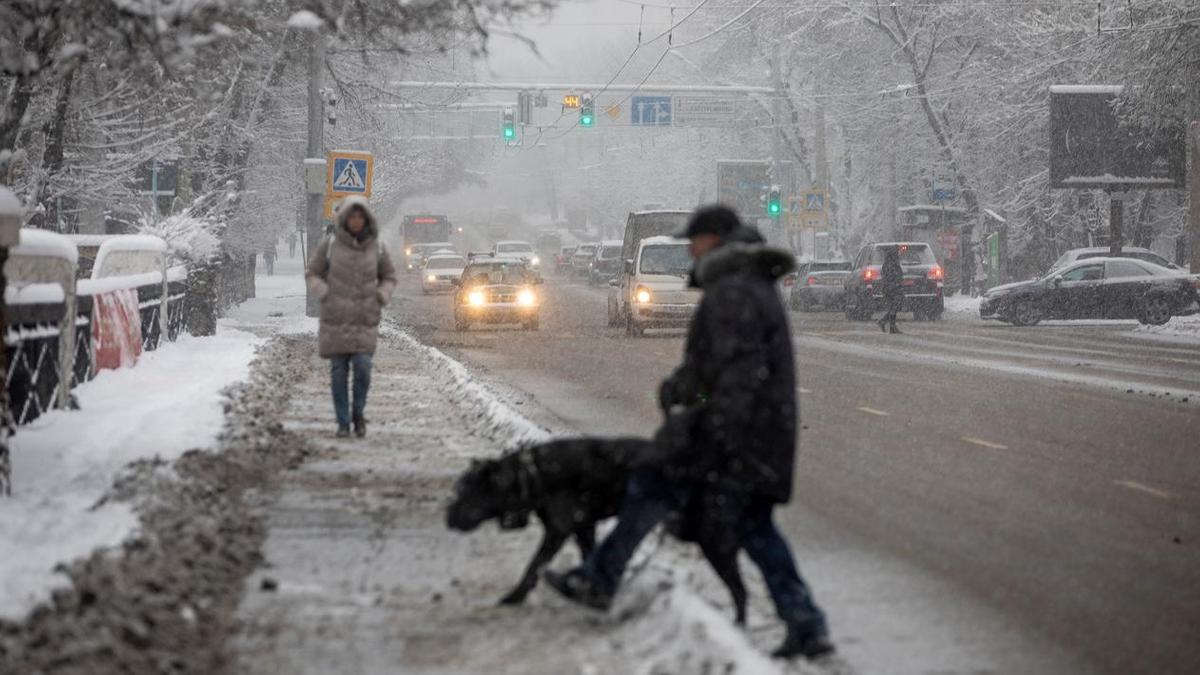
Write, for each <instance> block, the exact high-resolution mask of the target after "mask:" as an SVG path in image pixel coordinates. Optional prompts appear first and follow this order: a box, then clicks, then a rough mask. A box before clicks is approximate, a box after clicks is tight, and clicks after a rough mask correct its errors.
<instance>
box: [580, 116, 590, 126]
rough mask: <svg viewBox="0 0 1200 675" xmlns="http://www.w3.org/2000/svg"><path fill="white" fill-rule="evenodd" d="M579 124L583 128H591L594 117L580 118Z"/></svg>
mask: <svg viewBox="0 0 1200 675" xmlns="http://www.w3.org/2000/svg"><path fill="white" fill-rule="evenodd" d="M579 124H581V125H582V126H585V127H590V126H592V116H591V115H584V116H583V117H580V118H579Z"/></svg>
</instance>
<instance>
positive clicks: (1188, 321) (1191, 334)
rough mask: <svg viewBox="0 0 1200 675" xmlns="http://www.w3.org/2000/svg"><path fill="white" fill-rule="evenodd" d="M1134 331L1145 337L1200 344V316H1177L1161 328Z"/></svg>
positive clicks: (1151, 327)
mask: <svg viewBox="0 0 1200 675" xmlns="http://www.w3.org/2000/svg"><path fill="white" fill-rule="evenodd" d="M1133 330H1134V332H1135V333H1138V334H1140V335H1141V336H1144V337H1151V336H1153V337H1163V338H1169V339H1180V340H1189V341H1191V340H1195V341H1197V342H1200V314H1193V315H1191V316H1176V317H1172V319H1171V320H1170V321H1168V322H1166V323H1164V324H1163V325H1161V326H1138V327H1137V328H1134V329H1133Z"/></svg>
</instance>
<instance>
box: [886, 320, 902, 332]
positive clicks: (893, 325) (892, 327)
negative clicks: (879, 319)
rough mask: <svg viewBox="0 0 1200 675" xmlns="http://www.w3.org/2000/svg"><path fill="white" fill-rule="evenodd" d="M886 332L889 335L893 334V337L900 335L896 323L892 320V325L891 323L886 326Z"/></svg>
mask: <svg viewBox="0 0 1200 675" xmlns="http://www.w3.org/2000/svg"><path fill="white" fill-rule="evenodd" d="M888 332H889V333H893V334H895V335H899V334H900V329H899V328H897V327H896V322H895V321H894V320H893V321H892V323H891V324H890V325H889V326H888Z"/></svg>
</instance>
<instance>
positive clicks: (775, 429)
mask: <svg viewBox="0 0 1200 675" xmlns="http://www.w3.org/2000/svg"><path fill="white" fill-rule="evenodd" d="M681 235H682V236H684V237H687V238H688V239H690V240H691V251H692V256H693V258H695V259H696V263H695V266H694V268H693V273H692V283H693V284H694V285H696V286H699V287H700V288H702V289H703V290H704V295H703V296H702V299H701V301H700V306H699V307H698V308H697V309H696V313H695V315H694V316H693V318H692V322H691V325H690V326H689V328H688V337H687V344H686V347H685V352H684V359H683V363H682V365H681V366H680V367H679V368H678V369H677V370H676V371H675V372H674V373H673V374H672V375H671V376H670V377H669V378H668V379H667V380H666V381H665V382H664V383H663V384H662V386H661V388H660V403H661V405H662V407H663V409H664V412H665V417H666V419H665V421H664V423H663V426H662V427H661V428H660V429H659V431H658V433H657V434H656V435H655V441H656V443H655V445H656V451H657V453H658V454H657V457H655V458H652V459H649V460H647V461H646V464H647V466H645V467H644V468H641V469H638V470H635V471H634V472H633V473H632V475H631V477H630V480H629V485H628V487H627V488H626V494H625V501H624V503H623V504H622V507H621V512H620V514H619V517H618V522H617V526H616V527H615V528H614V529H613V531H612V532H611V533H610V534H609V535H608V537H606V538H605V540H604V541H603V542H601V543H600V545H599V546H598V547H597V548H596V549H595V550H594V551H593V552H592V554H591V555H590V556H588V558H587V559H586V560H585V561H584V563H583V565H581V566H580V567H578V568H576V569H574V570H571V571H570V572H567V573H566V574H554V573H547V575H546V580H547V582H548V583H549V584H550V585H551V586H552V587H554V588H555V589H557V590H558V591H559V592H561V593H563V594H564V595H565V596H566V597H568V598H569V599H572V600H575V601H579V602H582V603H585V604H588V605H591V606H594V607H600V608H604V607H607V606H608V605H609V603H610V602H611V599H612V596H613V594H614V593H615V592H616V588H617V585H618V583H619V582H620V579H621V575H622V574H623V572H624V570H625V566H626V565H627V563H628V561H629V559H630V558H631V557H632V556H633V553H634V551H635V550H636V548H637V546H638V544H639V543H640V542H641V541H642V539H643V538H644V537H645V536H646V534H648V533H649V532H650V530H652V529H653V528H654V526H655V525H656V524H657V523H659V522H660V521H661V520H663V519H664V518H665V517H666V516H667V515H669V514H670V513H671V512H673V511H683V512H684V513H685V514H687V515H686V516H685V518H684V520H685V522H687V521H689V520H691V519H692V518H693V516H692V514H693V513H698V516H697V517H698V518H699V520H700V522H701V523H702V524H701V525H700V526H703V527H719V528H725V529H728V530H729V531H730V532H732V533H733V536H734V541H733V546H734V547H737V548H741V549H743V550H745V551H746V553H747V554H748V555H749V556H750V559H751V560H752V561H754V563H755V564H756V565H757V566H758V568H759V569H760V570H761V571H762V574H763V578H764V580H765V581H766V584H767V588H768V590H769V591H770V593H771V598H772V600H773V601H774V602H775V607H776V610H777V612H778V614H779V616H780V618H782V619H783V620H784V621H785V622H786V623H787V627H788V632H787V638H786V639H785V640H784V643H783V644H782V645H780V647H779V648H778V649H776V650H775V652H774V654H775V655H776V656H780V657H787V658H791V657H795V656H805V657H808V658H815V657H817V656H821V655H824V654H827V653H829V652H831V651H833V645H832V644H831V643H830V642H829V639H828V628H827V626H826V622H825V617H824V614H823V613H822V612H821V610H820V609H819V608H818V607H817V606H816V604H815V603H814V602H813V599H812V595H811V593H810V592H809V589H808V586H807V585H805V583H804V580H803V579H802V578H801V577H800V573H799V571H798V570H797V569H796V564H795V561H794V560H793V558H792V555H791V552H790V551H789V549H788V545H787V542H786V541H785V540H784V539H783V537H782V535H780V533H779V531H778V530H777V529H776V528H775V524H774V522H773V521H772V511H773V509H774V506H775V505H776V504H781V503H785V502H787V501H788V500H789V499H790V498H791V491H792V471H793V468H794V464H795V452H796V416H797V415H796V379H795V370H794V368H795V366H794V361H793V355H792V341H791V332H790V330H789V328H788V323H787V314H786V311H785V310H784V307H783V301H782V299H781V297H780V293H779V290H778V288H777V286H776V282H777V281H778V279H779V278H780V277H782V276H784V275H785V274H787V273H789V272H791V271H792V270H793V269H794V268H795V259H794V258H793V256H792V255H791V254H790V253H789V252H787V251H785V250H782V249H777V248H773V247H770V246H767V245H765V244H764V243H763V241H762V238H761V236H760V235H759V234H758V233H757V231H755V230H753V229H751V228H747V227H744V226H743V225H741V223H740V221H739V220H738V218H737V215H736V214H735V213H734V212H733V211H732V210H730V209H728V208H727V207H724V206H710V207H705V208H701V209H699V210H697V211H696V213H694V214H693V215H692V217H691V219H690V220H689V223H688V227H687V230H686V231H685V232H683V233H681Z"/></svg>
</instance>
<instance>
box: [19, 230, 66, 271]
mask: <svg viewBox="0 0 1200 675" xmlns="http://www.w3.org/2000/svg"><path fill="white" fill-rule="evenodd" d="M20 236H21V242H20V243H19V244H17V245H16V246H14V247H13V248H12V250H11V251H10V253H11V254H12V255H36V256H46V257H49V258H62V259H63V260H69V261H71V263H73V264H75V263H78V262H79V250H78V249H76V248H75V244H74V243H72V242H71V240H70V239H67V238H66V237H64V236H63V235H61V234H58V233H57V232H49V231H47V230H35V229H33V228H31V227H23V228H21V235H20Z"/></svg>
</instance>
